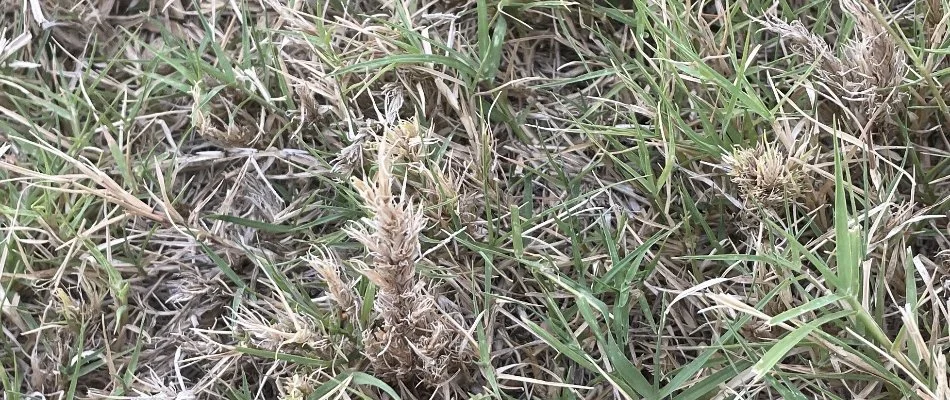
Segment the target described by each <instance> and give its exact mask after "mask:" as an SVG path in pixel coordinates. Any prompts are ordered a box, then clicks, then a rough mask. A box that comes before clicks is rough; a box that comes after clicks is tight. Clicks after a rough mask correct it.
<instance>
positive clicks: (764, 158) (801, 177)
mask: <svg viewBox="0 0 950 400" xmlns="http://www.w3.org/2000/svg"><path fill="white" fill-rule="evenodd" d="M723 163H724V164H725V166H726V170H727V171H728V174H729V177H730V179H731V180H732V182H733V183H735V184H736V185H737V186H738V188H739V194H740V196H741V197H742V199H743V200H745V202H746V203H747V204H748V205H750V206H766V207H772V206H776V205H779V204H782V203H784V202H794V201H795V200H796V199H797V198H799V196H800V195H801V194H802V191H803V190H804V187H805V174H804V171H803V170H802V168H801V166H800V165H799V164H797V163H795V162H794V161H793V160H791V159H790V158H789V157H788V156H786V155H785V154H783V153H781V152H780V151H778V150H777V149H775V148H773V147H766V146H759V147H757V148H755V149H738V150H735V151H734V152H733V153H732V154H727V155H724V156H723Z"/></svg>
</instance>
